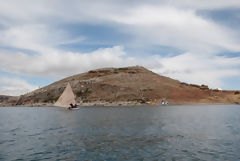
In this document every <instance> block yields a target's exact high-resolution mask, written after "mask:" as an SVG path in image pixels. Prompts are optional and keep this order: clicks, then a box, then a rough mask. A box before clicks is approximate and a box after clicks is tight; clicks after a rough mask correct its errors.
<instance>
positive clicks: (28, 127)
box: [0, 106, 240, 161]
mask: <svg viewBox="0 0 240 161" xmlns="http://www.w3.org/2000/svg"><path fill="white" fill-rule="evenodd" d="M0 160H4V161H5V160H24V161H25V160H109V161H110V160H146V161H149V160H177V161H178V160H183V161H187V160H209V161H213V160H232V161H236V160H240V106H159V107H82V108H81V109H80V110H75V111H69V110H65V109H63V108H56V107H48V108H39V107H34V108H30V107H11V108H0Z"/></svg>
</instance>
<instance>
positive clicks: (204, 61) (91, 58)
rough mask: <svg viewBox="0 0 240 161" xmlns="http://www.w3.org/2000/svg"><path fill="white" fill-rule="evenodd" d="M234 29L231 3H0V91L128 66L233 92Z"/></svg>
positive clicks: (238, 7)
mask: <svg viewBox="0 0 240 161" xmlns="http://www.w3.org/2000/svg"><path fill="white" fill-rule="evenodd" d="M239 27H240V1H238V0H211V1H209V0H178V1H172V0H158V1H156V0H138V1H135V0H134V1H131V2H129V1H126V0H122V1H116V0H92V1H86V0H78V1H77V0H68V1H64V0H52V1H47V0H41V1H40V0H36V1H31V0H21V1H18V0H9V1H4V0H1V6H0V94H6V95H20V94H24V93H26V92H29V91H32V90H34V89H36V88H39V86H40V87H42V86H45V85H48V84H50V83H52V82H54V81H56V80H59V79H62V78H64V77H67V76H70V75H73V74H78V73H82V72H86V71H88V70H91V69H95V68H102V67H123V66H134V65H141V66H144V67H146V68H148V69H150V70H152V71H154V72H156V73H159V74H161V75H165V76H168V77H171V78H174V79H177V80H180V81H184V82H187V83H194V84H200V85H201V84H207V85H209V87H210V88H222V89H235V90H239V89H240V83H239V81H240V45H239V44H240V31H239Z"/></svg>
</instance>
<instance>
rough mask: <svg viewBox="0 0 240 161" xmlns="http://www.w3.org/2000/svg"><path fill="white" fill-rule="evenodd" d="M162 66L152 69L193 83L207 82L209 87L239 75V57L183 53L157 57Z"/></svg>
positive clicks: (220, 84) (219, 84) (217, 85)
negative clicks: (168, 56)
mask: <svg viewBox="0 0 240 161" xmlns="http://www.w3.org/2000/svg"><path fill="white" fill-rule="evenodd" d="M159 60H160V63H161V64H163V67H162V68H154V69H153V71H155V72H157V73H160V74H163V75H166V76H169V77H171V78H175V79H178V80H181V81H183V82H188V83H195V84H199V85H201V84H207V85H209V86H210V87H211V88H217V87H223V86H224V83H223V79H224V78H226V77H232V76H239V75H240V70H239V67H240V57H237V58H227V57H223V56H199V55H195V54H192V53H185V54H181V55H178V56H175V57H171V58H162V59H159Z"/></svg>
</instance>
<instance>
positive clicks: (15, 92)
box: [0, 77, 37, 96]
mask: <svg viewBox="0 0 240 161" xmlns="http://www.w3.org/2000/svg"><path fill="white" fill-rule="evenodd" d="M35 89H37V87H36V86H33V85H31V84H29V83H27V82H26V81H25V80H22V79H19V78H8V77H1V78H0V94H1V95H12V96H19V95H21V94H25V93H27V92H31V91H33V90H35Z"/></svg>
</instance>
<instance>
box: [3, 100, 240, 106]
mask: <svg viewBox="0 0 240 161" xmlns="http://www.w3.org/2000/svg"><path fill="white" fill-rule="evenodd" d="M77 104H78V105H79V106H80V107H81V106H82V107H126V106H127V107H136V106H184V105H186V106H201V105H203V106H209V105H240V104H239V103H234V102H232V103H230V102H226V103H225V102H220V103H219V102H173V103H171V102H170V103H169V104H168V105H162V104H161V103H151V102H150V103H139V102H124V101H119V102H99V101H97V102H88V103H77ZM1 107H57V106H54V104H53V103H33V104H25V105H14V104H6V105H0V108H1Z"/></svg>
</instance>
